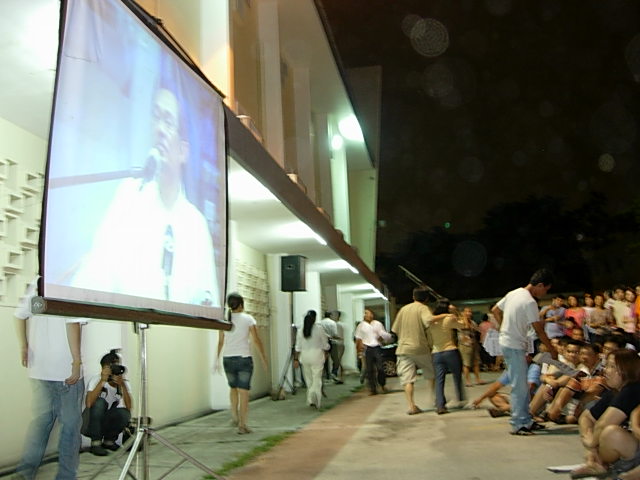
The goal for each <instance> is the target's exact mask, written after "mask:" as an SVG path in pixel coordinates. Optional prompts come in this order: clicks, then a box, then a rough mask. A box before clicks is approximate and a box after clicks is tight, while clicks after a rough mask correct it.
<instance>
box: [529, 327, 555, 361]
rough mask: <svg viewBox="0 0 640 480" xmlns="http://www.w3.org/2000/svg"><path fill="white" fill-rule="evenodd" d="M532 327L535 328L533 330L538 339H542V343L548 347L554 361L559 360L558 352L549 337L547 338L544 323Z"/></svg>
mask: <svg viewBox="0 0 640 480" xmlns="http://www.w3.org/2000/svg"><path fill="white" fill-rule="evenodd" d="M531 325H532V326H533V329H534V330H535V331H536V333H537V334H538V338H539V339H540V341H541V342H542V343H544V344H545V345H546V346H547V349H548V350H549V353H550V354H551V357H552V358H553V359H554V360H557V358H558V351H557V350H556V348H555V347H554V346H553V345H552V344H551V341H550V340H549V337H547V334H546V333H545V332H544V322H533V323H532V324H531Z"/></svg>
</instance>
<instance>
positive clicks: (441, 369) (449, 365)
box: [433, 349, 464, 408]
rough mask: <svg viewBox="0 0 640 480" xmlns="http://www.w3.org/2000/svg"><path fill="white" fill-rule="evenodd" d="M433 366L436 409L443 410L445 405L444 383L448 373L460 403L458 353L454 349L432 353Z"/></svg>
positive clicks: (461, 397) (461, 395) (460, 372)
mask: <svg viewBox="0 0 640 480" xmlns="http://www.w3.org/2000/svg"><path fill="white" fill-rule="evenodd" d="M433 366H434V368H435V370H436V407H437V408H444V407H445V405H446V404H447V399H446V397H445V396H444V382H445V379H446V377H447V373H448V372H450V373H451V374H452V375H453V383H454V385H455V388H456V394H457V395H458V401H459V402H461V401H462V400H463V399H464V393H463V391H462V359H461V358H460V352H459V351H458V350H457V349H456V350H445V351H443V352H438V353H434V354H433Z"/></svg>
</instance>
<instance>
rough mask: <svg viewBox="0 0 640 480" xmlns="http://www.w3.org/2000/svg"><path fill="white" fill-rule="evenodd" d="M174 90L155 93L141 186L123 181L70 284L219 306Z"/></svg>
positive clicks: (171, 85) (171, 84)
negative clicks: (192, 196)
mask: <svg viewBox="0 0 640 480" xmlns="http://www.w3.org/2000/svg"><path fill="white" fill-rule="evenodd" d="M175 84H176V82H175V81H163V82H161V84H160V85H159V87H158V89H157V91H156V94H155V98H154V101H153V107H152V109H153V110H152V128H153V135H152V138H153V145H152V146H151V148H150V150H149V156H148V158H147V160H146V165H145V167H144V169H143V171H142V175H141V178H128V179H125V180H123V181H122V184H121V185H120V186H119V187H118V189H117V190H116V193H115V195H114V197H113V200H112V203H111V205H110V206H109V207H108V208H107V210H106V214H105V216H104V219H103V220H102V222H101V225H100V226H99V228H98V230H97V232H96V235H95V236H94V239H93V244H92V247H91V250H90V252H89V254H88V256H87V258H86V260H85V261H84V262H83V263H82V264H81V266H80V268H79V270H78V272H77V274H76V275H75V278H74V280H73V282H72V284H73V285H74V286H76V287H80V288H84V289H89V290H98V291H101V292H111V293H117V294H126V295H133V296H138V297H146V298H153V299H159V300H168V301H172V302H180V303H188V304H194V305H206V306H219V305H220V293H219V289H218V282H217V278H216V269H215V262H214V251H213V243H212V238H211V234H210V232H209V228H208V225H207V220H206V219H205V217H204V216H203V214H202V213H201V212H200V210H198V209H197V208H196V207H195V206H194V205H193V204H192V203H191V202H190V201H189V199H188V198H187V197H186V195H185V183H184V178H183V177H184V172H185V165H186V162H187V159H188V156H189V142H188V140H187V138H188V135H187V128H186V126H185V121H184V111H183V110H184V106H183V105H181V100H180V96H179V95H177V94H176V93H175V92H176V91H178V88H177V87H175Z"/></svg>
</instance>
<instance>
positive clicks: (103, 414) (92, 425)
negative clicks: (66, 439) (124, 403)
mask: <svg viewBox="0 0 640 480" xmlns="http://www.w3.org/2000/svg"><path fill="white" fill-rule="evenodd" d="M130 419H131V412H130V411H129V410H128V409H126V408H117V407H115V406H114V407H113V408H108V405H107V402H106V400H105V399H104V398H98V399H97V400H96V402H95V403H94V404H93V406H92V407H91V408H90V409H89V436H90V437H91V440H96V441H97V440H102V439H104V440H108V441H112V442H113V441H115V440H116V439H117V438H118V435H120V432H122V431H123V430H124V427H126V426H127V425H128V424H129V420H130Z"/></svg>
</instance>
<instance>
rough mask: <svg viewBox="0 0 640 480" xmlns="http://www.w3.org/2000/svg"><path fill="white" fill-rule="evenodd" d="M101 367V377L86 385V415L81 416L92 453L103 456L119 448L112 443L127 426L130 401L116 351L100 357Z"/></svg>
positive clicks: (96, 377) (84, 432) (129, 416)
mask: <svg viewBox="0 0 640 480" xmlns="http://www.w3.org/2000/svg"><path fill="white" fill-rule="evenodd" d="M100 366H101V367H102V371H101V372H100V375H96V376H95V377H93V378H92V379H91V380H90V381H89V383H88V386H87V398H86V401H85V402H86V403H85V404H86V410H88V411H89V413H87V412H85V413H84V414H83V419H84V422H83V427H82V430H83V431H82V433H83V435H86V436H88V437H91V453H93V454H94V455H98V456H105V455H107V454H108V453H109V452H108V450H113V451H115V450H117V449H118V448H120V447H119V446H118V445H117V444H116V443H115V441H116V439H117V438H118V435H120V433H121V432H122V431H123V430H124V429H125V427H126V426H127V425H128V424H129V420H130V418H131V408H132V406H133V402H132V401H131V395H130V393H129V385H128V382H127V381H126V380H125V378H124V373H125V372H126V368H125V367H124V366H123V365H121V364H120V355H118V353H117V350H116V349H114V350H111V351H110V352H109V353H107V354H106V355H105V356H104V357H102V359H101V360H100Z"/></svg>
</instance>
